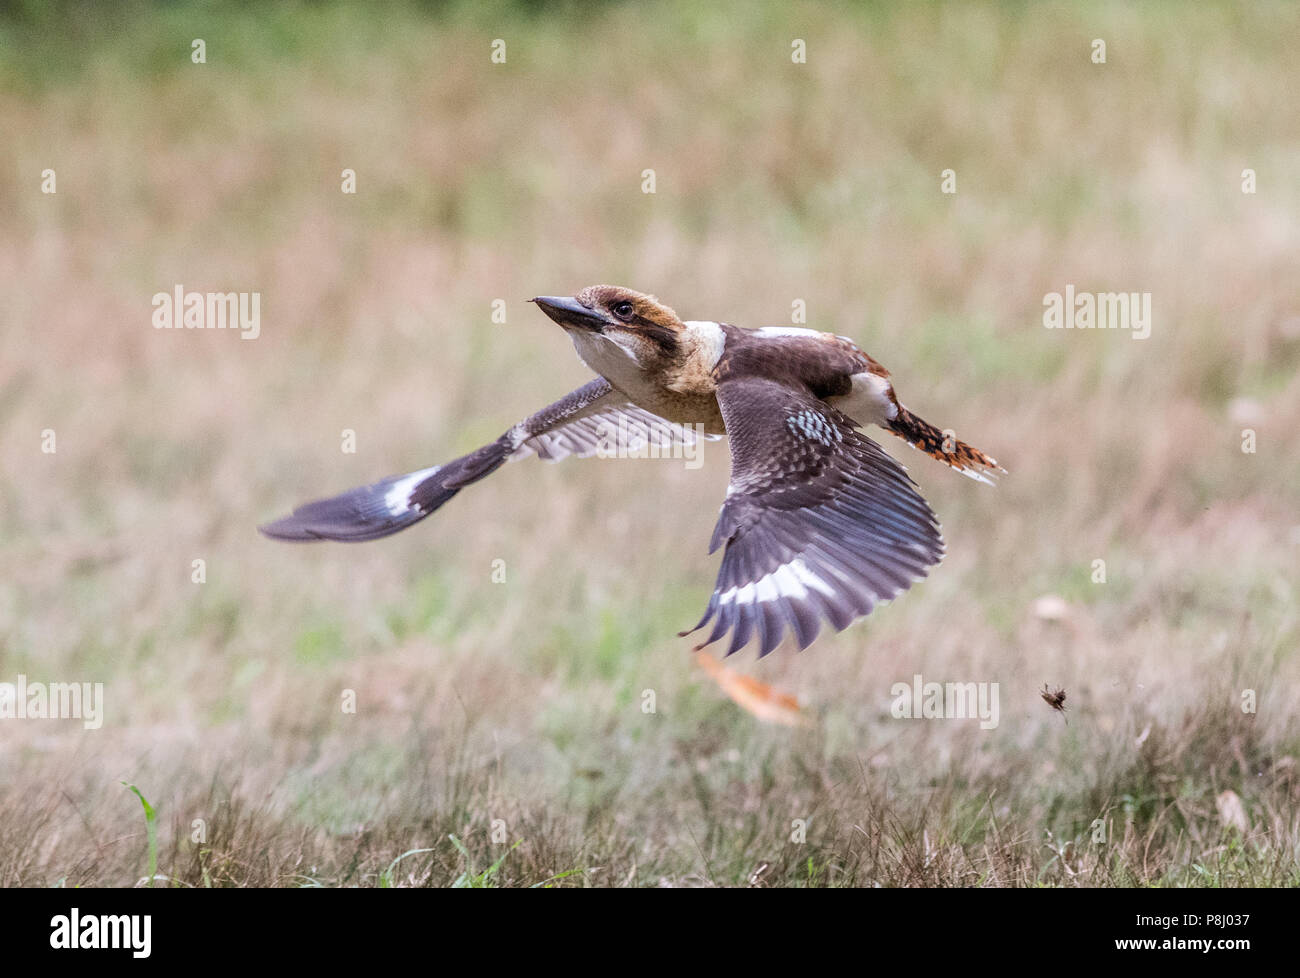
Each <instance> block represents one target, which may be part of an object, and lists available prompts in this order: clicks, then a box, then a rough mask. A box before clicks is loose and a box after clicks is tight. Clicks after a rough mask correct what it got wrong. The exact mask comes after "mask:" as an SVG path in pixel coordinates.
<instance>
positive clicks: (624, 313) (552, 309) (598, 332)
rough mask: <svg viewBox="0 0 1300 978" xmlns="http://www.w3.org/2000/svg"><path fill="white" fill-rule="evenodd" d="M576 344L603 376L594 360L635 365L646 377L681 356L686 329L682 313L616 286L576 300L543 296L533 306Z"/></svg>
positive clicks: (596, 289)
mask: <svg viewBox="0 0 1300 978" xmlns="http://www.w3.org/2000/svg"><path fill="white" fill-rule="evenodd" d="M532 301H533V302H535V303H537V305H538V306H540V307H541V310H542V311H543V312H544V313H546V315H548V316H550V317H551V318H552V319H553V320H555V321H556V322H557V323H559V324H560V325H561V326H563V327H564V329H565V330H566V331H567V332H568V333H569V335H570V336H571V337H572V338H573V342H574V345H576V346H577V348H578V352H579V354H581V355H582V358H583V359H584V360H586V361H587V362H588V364H589V365H590V366H591V367H592V368H593V369H595V370H597V371H598V372H601V373H604V370H602V366H605V364H603V363H602V364H600V365H598V364H597V363H593V362H592V359H593V358H594V359H596V360H599V361H603V360H605V357H604V356H602V355H601V351H602V349H603V348H607V349H608V353H609V354H610V355H611V356H621V357H625V358H627V359H630V360H631V361H632V362H633V363H634V364H636V366H637V367H639V368H640V369H641V370H643V371H653V370H656V369H658V368H661V367H662V366H664V365H666V364H667V363H669V362H671V361H673V360H675V359H676V358H677V356H678V352H679V346H680V344H681V338H682V333H683V332H684V331H685V329H686V326H685V324H684V323H683V322H682V321H681V320H680V319H679V318H678V317H677V313H675V312H673V311H672V310H671V309H670V308H668V307H667V306H666V305H664V304H663V303H662V302H660V301H659V300H658V299H656V298H655V297H654V296H652V295H645V294H643V293H641V292H634V291H632V290H631V289H625V288H622V287H621V286H617V285H592V286H589V287H587V288H585V289H583V290H582V291H581V292H579V293H578V294H577V295H575V296H573V297H572V298H569V297H567V296H553V295H539V296H537V297H536V298H535V299H533V300H532Z"/></svg>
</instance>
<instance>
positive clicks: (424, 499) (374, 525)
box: [258, 435, 510, 543]
mask: <svg viewBox="0 0 1300 978" xmlns="http://www.w3.org/2000/svg"><path fill="white" fill-rule="evenodd" d="M509 455H510V440H509V438H508V436H507V435H502V436H501V437H500V438H498V439H497V440H496V441H494V442H492V443H491V444H488V445H484V446H483V447H482V448H480V449H478V450H477V451H474V452H470V453H469V454H468V455H462V456H461V457H460V458H458V459H456V460H455V461H452V462H448V463H447V464H446V465H435V466H433V467H432V468H428V469H420V470H419V471H417V472H409V473H407V474H406V475H395V476H390V477H389V478H387V479H382V480H380V481H379V482H376V483H374V484H373V485H369V486H361V487H360V488H358V489H350V490H348V491H347V492H345V493H343V494H342V495H339V496H331V497H330V498H329V499H318V500H316V501H315V502H312V503H307V504H306V505H304V506H299V507H298V508H297V509H295V510H294V511H293V513H292V514H291V515H289V516H285V517H283V518H282V519H278V520H276V521H275V522H273V523H267V524H265V525H264V526H259V527H258V529H259V530H260V531H261V532H262V533H264V534H265V535H266V536H268V537H272V538H274V539H276V540H343V541H346V542H349V543H355V542H360V541H362V540H376V539H378V538H379V537H386V536H388V535H389V534H390V533H396V532H397V531H398V530H404V529H406V528H407V527H408V526H410V525H411V524H413V523H418V522H419V521H420V520H422V519H424V518H425V517H426V516H428V515H429V514H430V513H432V512H433V511H434V510H435V509H437V508H438V507H439V506H441V505H442V504H443V503H445V502H447V500H449V499H451V497H452V496H454V495H456V493H458V492H460V490H461V489H462V488H463V487H465V486H467V485H469V484H470V483H471V482H477V481H478V480H479V479H482V478H484V477H486V476H488V475H491V474H492V473H493V472H495V471H496V470H497V469H498V468H500V466H501V463H502V462H504V461H505V460H506V459H507V458H508V457H509Z"/></svg>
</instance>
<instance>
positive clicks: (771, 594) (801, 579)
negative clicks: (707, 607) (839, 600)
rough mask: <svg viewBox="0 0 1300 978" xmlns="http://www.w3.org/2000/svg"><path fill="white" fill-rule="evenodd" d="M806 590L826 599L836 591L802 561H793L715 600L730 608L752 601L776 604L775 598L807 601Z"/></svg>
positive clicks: (800, 559)
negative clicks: (821, 595) (822, 595)
mask: <svg viewBox="0 0 1300 978" xmlns="http://www.w3.org/2000/svg"><path fill="white" fill-rule="evenodd" d="M809 588H811V589H812V590H814V591H819V592H821V593H822V594H824V595H826V596H827V597H833V596H834V595H835V589H834V588H833V587H832V586H831V585H830V584H827V583H826V581H824V580H823V579H822V578H820V577H818V576H817V575H816V574H814V573H813V572H812V571H810V570H809V569H808V565H807V564H805V563H804V562H803V558H802V557H796V558H795V559H794V560H792V561H790V562H789V563H787V564H782V565H781V566H780V567H778V568H777V569H776V570H774V571H772V572H771V573H770V574H765V575H763V576H762V577H760V578H759V579H758V580H756V581H751V582H750V583H748V584H746V585H745V586H744V587H733V588H730V589H729V590H727V591H725V592H724V593H723V594H721V595H719V596H718V603H719V604H731V603H732V602H733V601H734V602H735V603H737V604H753V603H754V602H755V601H775V600H776V599H777V598H794V599H796V600H802V599H803V598H806V597H808V590H809Z"/></svg>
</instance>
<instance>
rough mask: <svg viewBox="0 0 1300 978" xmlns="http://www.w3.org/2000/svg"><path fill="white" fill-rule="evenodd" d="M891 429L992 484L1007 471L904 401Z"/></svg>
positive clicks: (962, 471)
mask: <svg viewBox="0 0 1300 978" xmlns="http://www.w3.org/2000/svg"><path fill="white" fill-rule="evenodd" d="M889 430H890V431H892V432H893V433H894V434H896V435H897V436H898V437H899V438H901V439H903V441H905V442H907V443H908V444H909V445H911V446H912V447H913V448H915V449H917V450H918V451H922V452H925V454H927V455H929V456H930V457H931V458H936V459H938V460H939V461H940V462H943V463H944V464H946V465H949V466H951V467H952V468H954V469H956V470H957V471H958V472H960V473H961V474H962V475H965V476H969V477H970V478H972V479H975V480H977V481H979V482H984V483H987V484H988V485H993V480H994V479H996V478H997V477H998V476H999V475H1003V474H1005V473H1006V471H1007V470H1006V469H1004V468H1003V467H1002V466H1000V465H998V461H997V459H995V458H993V457H992V456H990V455H986V454H984V453H983V452H981V451H980V450H979V449H978V448H976V447H975V446H973V445H967V444H966V443H965V442H964V441H958V440H957V437H956V436H955V435H954V434H953V433H952V432H951V431H940V430H939V429H938V428H936V427H935V426H934V425H932V424H930V422H928V421H926V420H924V419H922V418H919V417H917V416H916V415H915V414H913V413H912V412H911V411H909V410H908V409H907V408H905V407H903V406H902V405H899V408H898V416H897V417H896V418H894V420H892V421H891V422H889Z"/></svg>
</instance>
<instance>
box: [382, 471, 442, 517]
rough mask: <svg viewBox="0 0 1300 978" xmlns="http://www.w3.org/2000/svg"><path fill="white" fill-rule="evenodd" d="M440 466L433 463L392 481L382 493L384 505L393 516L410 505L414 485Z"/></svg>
mask: <svg viewBox="0 0 1300 978" xmlns="http://www.w3.org/2000/svg"><path fill="white" fill-rule="evenodd" d="M441 468H442V466H441V465H435V466H432V467H431V468H427V469H420V471H419V472H412V473H411V474H410V475H405V476H402V478H400V479H398V480H397V481H396V482H394V483H393V485H392V487H391V488H390V489H389V490H388V492H386V493H384V505H385V506H387V507H388V511H389V512H390V513H392V514H393V515H394V516H400V515H401V514H402V513H405V512H406V511H407V510H408V509H409V508H410V506H411V493H412V492H413V491H414V490H415V487H416V486H418V485H419V484H420V483H421V482H423V481H424V480H425V479H427V478H429V476H431V475H433V474H434V473H435V472H437V471H439V470H440V469H441Z"/></svg>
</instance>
